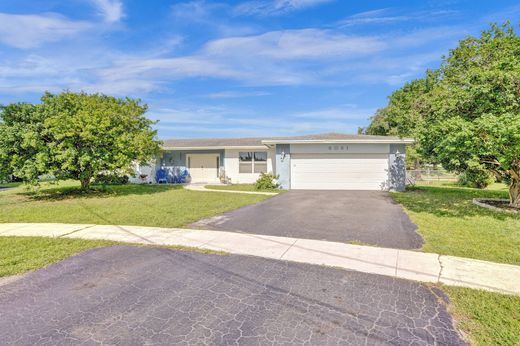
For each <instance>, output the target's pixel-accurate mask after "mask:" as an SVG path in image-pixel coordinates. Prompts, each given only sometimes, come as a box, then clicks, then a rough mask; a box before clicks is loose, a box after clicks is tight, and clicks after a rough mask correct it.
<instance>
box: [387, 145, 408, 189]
mask: <svg viewBox="0 0 520 346" xmlns="http://www.w3.org/2000/svg"><path fill="white" fill-rule="evenodd" d="M405 150H406V149H405V145H404V144H391V145H390V154H389V155H388V188H389V189H390V190H393V191H404V190H405V188H406V164H405V154H406V152H405Z"/></svg>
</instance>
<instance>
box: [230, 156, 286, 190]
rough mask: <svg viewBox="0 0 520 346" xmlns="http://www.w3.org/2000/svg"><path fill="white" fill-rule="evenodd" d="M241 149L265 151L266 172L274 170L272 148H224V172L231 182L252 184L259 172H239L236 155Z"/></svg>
mask: <svg viewBox="0 0 520 346" xmlns="http://www.w3.org/2000/svg"><path fill="white" fill-rule="evenodd" d="M242 151H257V152H258V151H265V152H267V172H274V171H275V167H276V164H275V159H274V156H275V155H274V149H268V148H267V147H266V148H265V150H262V149H255V150H252V149H226V150H225V156H226V159H225V166H224V172H225V174H226V176H227V177H228V178H229V179H230V181H231V183H232V184H252V183H254V182H255V181H256V180H257V179H258V177H259V176H260V174H259V173H240V172H239V159H238V155H239V153H240V152H242Z"/></svg>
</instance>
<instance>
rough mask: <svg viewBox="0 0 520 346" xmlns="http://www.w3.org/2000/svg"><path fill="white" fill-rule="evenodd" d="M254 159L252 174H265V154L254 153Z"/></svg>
mask: <svg viewBox="0 0 520 346" xmlns="http://www.w3.org/2000/svg"><path fill="white" fill-rule="evenodd" d="M253 157H254V160H253V161H254V172H255V173H267V153H266V152H255V153H254V154H253Z"/></svg>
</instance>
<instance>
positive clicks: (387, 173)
mask: <svg viewBox="0 0 520 346" xmlns="http://www.w3.org/2000/svg"><path fill="white" fill-rule="evenodd" d="M413 141H414V140H413V139H410V138H398V137H386V136H367V135H351V134H341V133H325V134H317V135H307V136H297V137H270V138H211V139H210V138H207V139H172V140H166V141H164V142H163V147H162V149H163V150H162V153H161V155H160V156H159V157H157V159H156V160H155V162H152V163H151V164H150V165H149V166H146V167H136V178H134V179H133V181H134V182H137V181H147V182H157V181H156V178H155V177H156V172H157V170H159V169H162V172H164V171H165V170H166V171H167V172H168V175H169V176H170V177H173V176H175V175H178V174H180V173H181V172H182V171H184V170H186V169H187V170H188V172H189V175H190V177H191V182H192V183H218V182H221V181H224V180H225V181H226V182H230V183H232V184H243V183H253V182H255V181H256V180H257V179H258V177H259V175H260V173H262V172H272V173H274V174H275V175H278V176H279V179H278V181H279V183H280V184H281V186H282V187H283V188H285V189H315V190H389V189H393V190H402V189H404V186H405V175H406V172H405V166H404V154H405V145H406V144H410V143H413Z"/></svg>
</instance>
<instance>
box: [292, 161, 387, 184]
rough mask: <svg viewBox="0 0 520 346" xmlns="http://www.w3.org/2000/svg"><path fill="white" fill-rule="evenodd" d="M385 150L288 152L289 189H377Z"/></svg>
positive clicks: (383, 175)
mask: <svg viewBox="0 0 520 346" xmlns="http://www.w3.org/2000/svg"><path fill="white" fill-rule="evenodd" d="M387 178H388V155H387V154H292V155H291V189H308V190H381V189H382V188H383V186H384V184H386V181H387Z"/></svg>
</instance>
